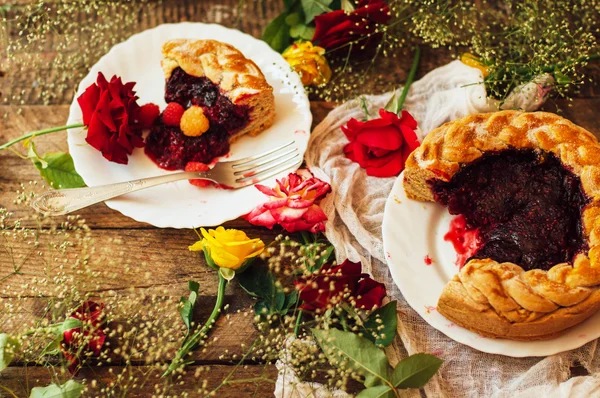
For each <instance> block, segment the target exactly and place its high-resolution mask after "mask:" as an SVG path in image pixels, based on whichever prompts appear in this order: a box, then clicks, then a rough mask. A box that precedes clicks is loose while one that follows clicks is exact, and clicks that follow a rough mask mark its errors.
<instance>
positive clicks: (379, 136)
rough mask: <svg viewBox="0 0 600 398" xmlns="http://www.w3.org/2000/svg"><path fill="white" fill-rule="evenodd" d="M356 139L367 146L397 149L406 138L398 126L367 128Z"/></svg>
mask: <svg viewBox="0 0 600 398" xmlns="http://www.w3.org/2000/svg"><path fill="white" fill-rule="evenodd" d="M356 140H357V141H358V142H360V143H361V144H363V145H365V146H367V147H375V148H382V149H387V150H390V151H395V150H396V149H398V148H400V146H401V145H402V143H403V142H404V140H403V139H402V134H401V133H400V131H398V129H397V127H396V126H393V125H392V126H389V125H388V126H385V127H379V128H366V129H363V131H361V132H360V134H358V135H357V136H356Z"/></svg>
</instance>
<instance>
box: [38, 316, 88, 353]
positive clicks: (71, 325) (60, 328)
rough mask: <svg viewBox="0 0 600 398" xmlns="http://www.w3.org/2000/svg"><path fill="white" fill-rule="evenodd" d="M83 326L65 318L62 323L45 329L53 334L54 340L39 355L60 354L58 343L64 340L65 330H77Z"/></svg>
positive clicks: (78, 321) (75, 320)
mask: <svg viewBox="0 0 600 398" xmlns="http://www.w3.org/2000/svg"><path fill="white" fill-rule="evenodd" d="M82 326H83V323H82V322H81V321H80V320H79V319H76V318H70V317H69V318H67V319H65V320H64V322H60V323H55V324H53V325H50V326H48V327H47V330H48V331H49V332H50V333H52V334H54V339H53V340H52V341H51V342H50V343H48V344H47V345H46V347H44V349H43V350H42V354H41V355H58V354H60V343H62V341H63V338H64V333H65V332H66V331H67V330H71V329H77V328H80V327H82Z"/></svg>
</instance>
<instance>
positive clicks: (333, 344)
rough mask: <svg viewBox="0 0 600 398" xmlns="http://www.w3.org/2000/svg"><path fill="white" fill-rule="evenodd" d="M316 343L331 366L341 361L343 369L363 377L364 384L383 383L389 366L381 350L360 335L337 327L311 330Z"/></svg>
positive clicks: (366, 385) (388, 371) (367, 385)
mask: <svg viewBox="0 0 600 398" xmlns="http://www.w3.org/2000/svg"><path fill="white" fill-rule="evenodd" d="M312 333H313V335H314V336H315V338H316V340H317V342H318V343H319V346H320V347H321V348H322V349H323V352H324V353H325V355H326V356H327V359H329V362H331V364H332V365H333V366H340V363H342V362H345V365H344V366H343V367H344V369H353V370H355V371H356V372H358V373H360V374H361V375H363V376H364V378H365V381H364V385H365V387H373V386H377V385H380V384H384V383H385V381H387V380H389V378H390V365H389V363H388V360H387V357H386V356H385V353H384V352H383V350H382V349H380V348H378V347H377V346H375V344H373V343H372V342H370V341H369V340H367V339H366V338H364V337H361V336H359V335H356V334H354V333H352V332H343V331H341V330H337V329H329V330H319V329H312Z"/></svg>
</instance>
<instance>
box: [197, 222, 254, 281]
mask: <svg viewBox="0 0 600 398" xmlns="http://www.w3.org/2000/svg"><path fill="white" fill-rule="evenodd" d="M200 232H202V237H203V239H202V240H201V241H198V242H196V243H195V244H194V245H192V246H190V247H189V249H190V250H192V251H201V250H205V251H206V253H207V254H208V255H209V256H210V257H211V258H212V260H213V261H214V262H215V264H216V265H217V266H219V267H221V268H229V269H233V270H237V269H239V268H240V267H241V266H242V265H243V264H244V263H245V262H246V260H249V259H251V258H254V257H256V256H258V255H260V253H262V251H263V250H264V248H265V244H264V243H263V241H262V240H260V239H259V238H256V239H250V238H248V236H247V235H246V234H245V233H244V232H243V231H239V230H237V229H225V228H223V227H218V228H217V229H209V230H208V232H207V231H206V230H205V229H204V228H201V229H200Z"/></svg>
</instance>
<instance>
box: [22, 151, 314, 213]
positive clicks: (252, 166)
mask: <svg viewBox="0 0 600 398" xmlns="http://www.w3.org/2000/svg"><path fill="white" fill-rule="evenodd" d="M294 144H295V141H292V142H289V143H287V144H285V145H283V146H280V147H278V148H274V149H271V150H270V151H267V152H264V153H261V154H259V155H255V156H250V157H247V158H244V159H239V160H234V161H230V162H220V163H217V164H216V165H215V166H214V167H213V168H212V169H210V170H208V171H190V172H182V173H171V174H166V175H163V176H158V177H149V178H142V179H139V180H134V181H127V182H119V183H116V184H109V185H101V186H97V187H89V188H72V189H57V190H53V191H48V192H46V193H44V194H42V195H40V196H39V197H38V198H37V199H36V200H35V201H34V202H33V203H32V205H31V207H33V208H34V209H35V210H36V211H38V212H40V213H45V214H47V215H50V216H61V215H64V214H68V213H71V212H74V211H76V210H79V209H83V208H84V207H87V206H91V205H93V204H96V203H99V202H103V201H105V200H108V199H112V198H116V197H117V196H121V195H125V194H127V193H131V192H136V191H139V190H141V189H146V188H150V187H154V186H156V185H160V184H165V183H167V182H173V181H179V180H190V179H204V180H210V181H214V182H216V183H218V184H221V185H223V186H225V187H228V188H233V189H238V188H243V187H247V186H248V185H254V184H256V183H258V182H260V181H263V180H265V179H267V178H270V177H273V176H275V175H277V174H279V173H281V172H283V171H286V170H288V169H291V168H293V167H297V166H299V165H300V164H301V163H302V157H301V156H300V153H299V152H298V149H297V148H296V146H295V145H294Z"/></svg>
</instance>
